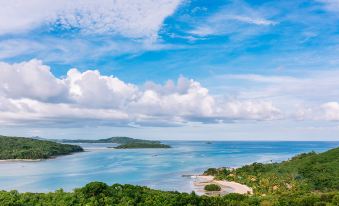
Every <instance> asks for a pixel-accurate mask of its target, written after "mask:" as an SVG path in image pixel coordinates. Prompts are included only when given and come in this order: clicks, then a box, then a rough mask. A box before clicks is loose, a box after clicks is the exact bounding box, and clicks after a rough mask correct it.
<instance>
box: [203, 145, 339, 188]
mask: <svg viewBox="0 0 339 206" xmlns="http://www.w3.org/2000/svg"><path fill="white" fill-rule="evenodd" d="M226 170H227V172H226V171H225V168H220V169H213V168H210V169H208V170H207V171H205V173H204V174H211V175H214V176H215V177H216V178H217V179H226V180H229V181H236V182H239V183H242V184H246V185H248V186H250V187H252V188H253V190H254V193H255V194H257V195H268V194H282V193H285V192H312V191H321V192H330V191H338V190H339V148H336V149H332V150H329V151H327V152H324V153H320V154H316V153H315V152H311V153H307V154H300V155H297V156H295V157H293V158H291V159H290V160H288V161H284V162H281V163H271V164H262V163H253V164H251V165H246V166H243V167H241V168H238V169H235V170H231V169H226Z"/></svg>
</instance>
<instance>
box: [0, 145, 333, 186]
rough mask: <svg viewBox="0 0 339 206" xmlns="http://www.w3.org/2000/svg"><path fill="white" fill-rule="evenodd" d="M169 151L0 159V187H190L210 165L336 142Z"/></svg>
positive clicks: (93, 149) (90, 151)
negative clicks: (38, 159) (34, 159)
mask: <svg viewBox="0 0 339 206" xmlns="http://www.w3.org/2000/svg"><path fill="white" fill-rule="evenodd" d="M164 143H166V144H170V145H171V146H172V147H173V148H171V149H130V150H114V149H107V148H106V147H107V146H112V145H113V144H80V145H81V146H83V147H84V148H85V149H86V151H87V152H83V153H77V154H73V155H67V156H62V157H58V158H56V159H51V160H45V161H41V162H2V163H0V189H5V190H12V189H16V190H18V191H30V192H46V191H54V190H56V189H59V188H63V189H65V190H67V191H70V190H72V189H74V188H76V187H81V186H83V185H85V184H86V183H88V182H91V181H102V182H106V183H108V184H113V183H128V184H136V185H145V186H149V187H151V188H155V189H162V190H177V191H182V192H190V191H192V185H191V179H190V178H187V177H182V175H184V174H198V173H201V172H202V171H204V170H205V169H207V168H209V167H222V166H227V167H239V166H242V165H245V164H248V163H252V162H270V161H282V160H286V159H288V158H290V157H292V156H293V155H295V154H298V153H301V152H309V151H312V150H313V151H317V152H322V151H326V150H328V149H330V148H334V147H338V146H339V142H212V144H206V142H191V141H164Z"/></svg>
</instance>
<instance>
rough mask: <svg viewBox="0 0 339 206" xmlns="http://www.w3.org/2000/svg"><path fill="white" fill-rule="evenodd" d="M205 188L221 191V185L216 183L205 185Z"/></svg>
mask: <svg viewBox="0 0 339 206" xmlns="http://www.w3.org/2000/svg"><path fill="white" fill-rule="evenodd" d="M204 190H206V191H220V190H221V187H220V186H219V185H216V184H209V185H206V186H205V187H204Z"/></svg>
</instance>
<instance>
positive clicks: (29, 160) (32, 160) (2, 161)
mask: <svg viewBox="0 0 339 206" xmlns="http://www.w3.org/2000/svg"><path fill="white" fill-rule="evenodd" d="M50 159H53V158H50ZM44 160H48V159H5V160H0V163H7V162H41V161H44Z"/></svg>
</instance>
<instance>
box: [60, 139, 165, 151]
mask: <svg viewBox="0 0 339 206" xmlns="http://www.w3.org/2000/svg"><path fill="white" fill-rule="evenodd" d="M62 142H63V143H116V144H119V145H118V146H116V147H112V148H115V149H142V148H171V146H169V145H166V144H162V143H161V142H160V141H154V140H144V139H135V138H131V137H110V138H106V139H97V140H84V139H75V140H67V139H64V140H62Z"/></svg>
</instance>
